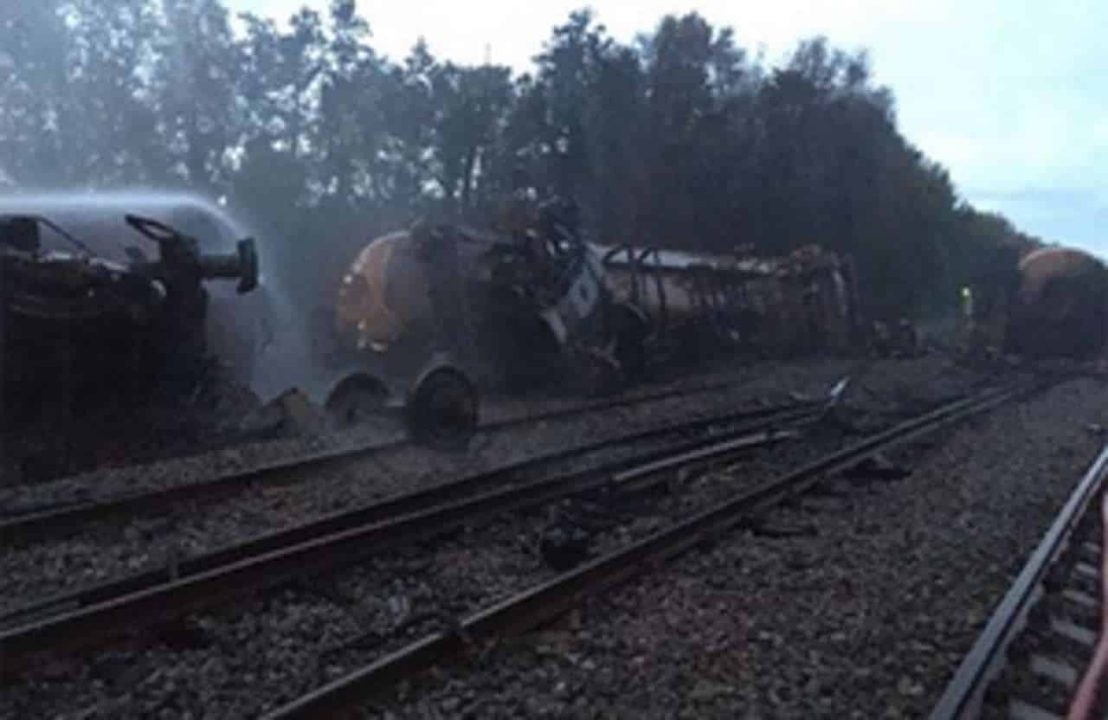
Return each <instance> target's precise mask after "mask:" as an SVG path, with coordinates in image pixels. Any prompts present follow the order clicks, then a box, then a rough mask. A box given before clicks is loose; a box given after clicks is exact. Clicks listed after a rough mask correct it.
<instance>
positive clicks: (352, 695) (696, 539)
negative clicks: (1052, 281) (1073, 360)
mask: <svg viewBox="0 0 1108 720" xmlns="http://www.w3.org/2000/svg"><path fill="white" fill-rule="evenodd" d="M1021 392H1022V391H1020V390H1016V389H1012V388H1006V389H995V390H992V391H987V392H985V393H983V394H980V395H977V396H974V397H972V398H966V399H962V400H958V401H956V402H952V403H949V404H946V405H944V406H942V407H940V408H938V409H935V410H933V411H931V412H928V413H925V414H924V415H921V416H919V417H916V418H915V419H912V420H909V421H907V422H905V423H902V424H900V425H898V426H896V427H894V428H892V429H890V430H887V431H885V432H881V433H878V434H876V435H872V436H870V437H867V438H866V439H864V440H862V441H860V442H858V443H856V444H853V445H851V446H849V447H847V448H845V449H842V450H839V451H836V452H833V453H831V454H829V455H826V456H824V457H822V458H820V459H818V460H816V461H814V462H812V463H810V464H808V465H806V466H804V467H802V468H800V469H798V470H795V471H793V472H789V473H787V474H785V475H783V476H781V477H778V478H776V479H773V480H771V481H768V482H765V483H763V484H761V485H758V486H756V487H754V488H752V489H749V490H745V491H742V492H739V493H738V494H736V495H734V496H732V497H730V498H729V499H726V500H724V501H722V502H720V503H719V504H716V505H714V506H712V507H710V508H708V509H706V510H703V511H701V512H698V513H696V514H695V515H693V516H692V517H688V518H687V519H684V520H680V521H677V522H675V523H673V524H672V525H671V526H669V527H668V528H667V529H664V530H661V531H658V532H655V533H653V534H651V535H648V536H647V537H645V538H643V539H641V540H638V541H635V542H632V543H630V544H628V545H626V546H624V547H623V548H622V549H619V550H617V551H615V552H612V553H610V554H607V555H604V556H602V557H600V558H597V559H595V560H593V561H591V562H588V563H586V564H584V565H582V566H580V567H578V568H576V569H574V570H571V571H569V572H566V573H563V574H561V575H558V576H557V577H555V578H553V579H551V580H549V581H546V582H543V583H541V584H538V585H535V586H533V587H531V588H530V589H527V590H525V591H523V592H520V593H518V594H516V595H513V596H511V597H509V598H506V599H503V600H500V601H498V602H495V603H493V604H491V605H488V606H486V607H484V608H481V609H479V610H477V611H475V612H473V613H471V614H470V615H468V616H467V617H465V618H463V619H460V620H459V621H458V622H457V623H456V625H455V627H453V628H451V629H448V630H445V631H441V632H435V633H431V634H428V635H426V636H424V637H422V638H421V639H419V640H417V641H416V642H413V643H410V644H408V645H406V646H404V647H402V648H400V649H398V650H396V651H394V652H390V653H388V654H386V655H384V656H382V657H379V658H377V659H376V660H374V661H372V662H370V663H369V664H366V665H364V666H362V667H360V668H358V669H356V670H354V671H352V672H350V673H348V674H347V675H345V676H343V677H341V678H339V679H337V680H335V681H333V682H331V683H329V684H326V685H324V686H322V687H320V688H318V689H316V690H314V691H312V692H310V693H308V694H306V695H304V696H302V697H300V698H298V699H297V700H295V701H293V702H291V703H289V704H287V705H285V706H283V707H281V708H279V709H277V710H275V711H274V712H273V713H271V715H269V717H270V718H282V719H285V718H313V717H326V716H330V715H332V714H335V713H338V712H341V711H342V710H344V709H347V708H348V707H350V706H351V705H353V704H355V703H357V702H358V701H359V700H361V699H362V698H363V697H365V696H366V695H369V694H373V693H376V692H380V691H382V690H385V689H387V688H389V687H391V686H392V684H393V683H395V682H397V681H399V680H401V679H405V678H408V677H411V676H413V675H415V674H416V673H418V672H419V671H421V670H423V669H425V668H426V667H428V666H430V665H433V664H436V663H440V662H443V661H446V660H447V659H449V657H450V656H452V655H456V654H459V653H464V652H465V651H467V650H471V649H479V648H481V647H483V646H487V644H489V643H493V642H496V641H497V640H499V639H501V638H503V637H506V636H509V635H512V634H516V633H519V632H522V631H525V630H528V629H530V628H533V627H536V626H538V625H540V624H542V623H544V622H547V621H549V620H550V619H552V618H554V617H556V616H557V615H559V614H561V613H562V612H564V611H566V610H567V609H569V608H570V607H572V606H574V605H575V604H577V603H578V602H580V601H581V600H582V599H583V598H584V597H587V596H590V595H596V594H598V593H600V592H602V591H605V590H607V589H609V588H611V587H613V586H614V585H616V584H618V583H620V582H623V581H626V580H628V579H629V578H631V577H633V576H634V575H636V574H639V573H641V572H644V571H645V570H647V569H649V568H650V567H652V566H655V565H657V564H658V563H661V562H665V561H666V560H668V559H671V558H673V557H674V556H676V555H678V554H680V553H682V552H685V551H687V550H689V549H691V548H693V547H695V546H696V545H698V544H699V543H702V542H704V541H705V540H710V539H711V538H713V537H715V536H717V535H718V534H719V533H722V532H726V531H727V530H728V529H730V528H731V527H733V526H735V525H738V524H740V523H743V522H746V521H752V520H754V519H756V518H757V517H758V516H760V515H762V514H764V513H765V512H766V511H768V510H769V509H771V508H772V507H774V506H776V505H778V504H780V503H782V502H785V501H787V500H789V499H791V498H795V497H797V496H799V495H801V494H803V493H805V492H807V491H809V490H811V489H812V488H813V487H815V486H816V485H818V484H819V483H820V481H821V480H822V479H824V478H826V477H827V476H828V475H830V474H832V473H835V472H838V471H842V470H845V469H847V468H850V467H852V466H854V465H855V464H857V463H858V462H860V461H862V460H864V459H866V458H868V457H872V456H873V455H875V454H877V453H879V452H882V451H885V450H888V449H890V448H892V447H895V446H898V445H902V444H905V443H908V442H910V441H913V440H916V439H918V438H920V437H921V436H924V435H926V434H929V433H932V432H935V431H936V430H938V429H939V428H942V427H946V426H948V425H950V424H952V423H955V422H958V421H960V420H963V419H966V418H968V417H970V416H972V415H974V414H977V413H981V412H984V411H986V410H988V409H991V408H994V407H996V406H998V405H1000V404H1002V403H1005V402H1008V401H1010V400H1012V399H1014V398H1016V397H1018V396H1019V395H1020V394H1021Z"/></svg>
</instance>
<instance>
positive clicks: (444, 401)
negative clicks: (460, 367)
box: [407, 368, 478, 450]
mask: <svg viewBox="0 0 1108 720" xmlns="http://www.w3.org/2000/svg"><path fill="white" fill-rule="evenodd" d="M477 406H478V399H477V390H476V388H474V386H473V384H472V383H471V382H470V381H469V380H468V379H467V378H466V377H465V376H464V375H463V374H462V373H460V372H458V371H456V370H452V369H449V368H439V369H437V370H433V371H432V372H431V373H430V374H428V375H426V376H425V377H424V378H423V379H421V380H420V381H419V382H418V384H417V385H416V387H415V389H414V390H413V391H412V393H411V395H410V396H409V398H408V403H407V420H408V431H409V433H411V435H412V437H413V438H415V439H416V440H417V441H418V442H421V443H425V444H427V445H431V446H434V447H440V448H443V449H449V450H454V449H464V448H465V447H466V446H467V445H468V444H469V440H470V438H472V437H473V432H474V431H475V430H476V428H477V412H478V407H477Z"/></svg>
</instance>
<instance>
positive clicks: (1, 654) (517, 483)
mask: <svg viewBox="0 0 1108 720" xmlns="http://www.w3.org/2000/svg"><path fill="white" fill-rule="evenodd" d="M823 408H824V406H823V404H822V403H804V404H794V405H789V406H786V407H778V408H769V409H763V410H757V411H743V412H736V413H729V414H726V415H722V416H717V417H712V418H704V419H698V420H695V421H692V422H686V423H675V424H673V425H669V426H666V427H663V428H655V429H652V430H646V431H641V432H638V433H633V434H631V435H629V436H624V437H622V438H617V439H615V442H621V443H626V442H628V440H629V439H635V440H644V439H651V438H657V437H661V436H663V435H665V434H673V433H676V432H689V431H694V430H696V431H704V430H710V429H711V428H713V427H719V426H723V427H725V428H726V430H725V431H724V432H722V433H719V434H715V435H710V436H708V437H700V438H696V439H692V440H686V441H682V442H679V443H678V444H676V445H674V446H670V447H667V448H665V449H661V450H659V449H653V450H651V451H649V452H640V453H638V454H637V455H635V456H634V457H630V458H625V459H622V460H618V461H609V462H602V463H601V464H599V465H594V466H592V467H589V468H586V469H581V470H573V471H567V472H561V473H557V474H554V475H552V476H548V477H538V478H537V479H536V478H535V477H534V476H533V474H532V473H534V471H536V470H537V469H540V468H542V467H543V466H545V465H547V464H549V463H551V462H553V461H555V460H561V459H564V458H565V457H567V456H569V455H579V454H582V453H583V452H596V451H598V450H603V449H605V448H607V447H610V446H611V445H612V444H613V441H612V440H609V441H601V442H597V443H593V444H591V445H589V446H587V447H586V448H574V449H573V450H569V451H562V452H557V453H551V454H550V455H546V456H541V457H539V458H533V459H530V460H526V461H523V462H520V463H516V464H514V465H511V466H507V467H504V468H500V469H496V470H493V471H491V472H487V473H479V474H476V475H473V476H469V477H467V478H462V479H460V480H457V481H454V482H450V483H446V484H443V485H440V486H436V487H433V488H430V489H427V490H423V491H420V492H415V493H411V494H408V495H402V496H398V497H396V498H393V499H390V500H386V501H383V502H380V503H377V504H375V505H371V506H367V507H364V508H360V509H357V510H353V511H348V512H343V513H338V514H336V515H332V516H329V517H325V518H323V519H320V520H317V521H313V522H310V523H306V524H303V525H300V526H296V527H293V528H290V529H288V530H283V531H279V532H275V533H271V534H269V535H264V536H261V537H259V538H256V539H254V540H252V541H249V542H246V543H243V544H241V545H236V546H232V547H228V548H224V549H222V550H218V551H215V552H212V553H208V554H206V555H201V556H196V557H193V558H189V559H186V560H183V561H181V562H180V563H178V564H176V565H174V566H172V567H168V568H162V569H158V570H154V571H148V572H144V573H139V574H136V575H132V576H129V577H125V578H122V579H118V580H114V581H110V582H107V583H101V584H98V585H95V586H90V587H85V588H82V589H79V590H76V591H73V592H69V593H65V594H62V595H58V596H55V597H52V598H48V599H44V600H42V601H40V602H36V603H34V604H32V605H28V606H25V607H23V608H20V609H18V610H16V611H14V612H10V613H7V614H5V615H3V616H0V628H6V629H3V630H0V671H2V672H4V673H6V674H8V673H13V672H17V671H18V670H20V669H21V668H26V667H28V665H30V664H33V663H34V662H35V660H36V658H39V657H40V656H41V654H42V652H43V651H44V650H48V651H49V652H50V653H56V652H61V651H66V650H75V649H79V648H82V647H86V646H90V645H95V644H97V643H98V642H101V641H103V640H106V639H109V638H111V637H113V636H116V635H119V634H121V633H124V632H130V631H134V630H137V629H141V628H143V627H149V626H152V625H155V624H157V623H159V622H163V621H166V620H170V619H172V618H175V617H180V616H183V615H185V614H187V613H190V612H194V611H197V610H202V609H207V608H211V607H214V606H218V605H220V604H222V603H226V602H228V601H232V600H234V599H237V598H241V597H244V596H248V595H250V594H251V593H253V592H256V591H258V590H263V589H267V588H272V587H274V586H277V585H280V584H282V583H285V582H288V581H290V580H295V579H300V578H305V577H311V576H314V575H317V574H320V573H324V572H328V571H332V570H337V569H340V568H342V567H345V566H348V565H351V564H355V563H357V562H358V561H360V560H364V559H366V558H369V557H371V556H374V555H379V554H381V553H383V552H385V551H387V550H389V549H390V548H394V547H396V546H398V545H400V544H403V543H409V542H412V541H413V540H418V539H422V538H426V537H429V536H434V535H437V534H441V533H442V532H444V531H445V530H449V529H451V528H455V527H460V526H465V525H470V524H472V523H476V522H480V521H483V520H488V519H491V518H494V517H497V516H501V515H503V514H505V513H508V512H511V511H517V510H522V509H526V508H531V507H535V506H539V505H542V504H545V503H549V502H551V501H553V500H556V499H558V498H562V497H566V496H570V495H578V494H581V493H587V492H590V491H596V490H602V489H605V490H611V489H614V490H615V491H616V492H619V493H633V492H639V491H641V490H643V489H646V488H649V487H650V486H651V485H652V484H653V483H656V482H661V481H662V480H661V479H662V478H664V476H665V473H666V472H668V471H671V470H673V469H674V468H678V467H681V468H684V467H695V466H703V465H704V464H706V463H710V462H713V461H717V460H719V459H722V458H729V457H733V456H736V455H737V454H740V453H744V452H746V451H748V450H749V449H751V448H753V447H757V446H759V445H764V444H766V443H772V442H778V441H780V440H783V439H787V438H789V437H792V436H794V435H795V433H794V432H792V431H781V430H778V429H775V428H777V427H779V426H781V425H786V424H795V423H798V422H804V421H809V420H811V419H813V418H815V417H817V416H818V415H819V414H820V413H822V411H823Z"/></svg>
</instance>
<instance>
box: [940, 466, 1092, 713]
mask: <svg viewBox="0 0 1108 720" xmlns="http://www.w3.org/2000/svg"><path fill="white" fill-rule="evenodd" d="M1106 529H1108V447H1105V448H1104V450H1103V451H1102V452H1101V453H1100V455H1099V457H1097V459H1096V460H1095V461H1094V462H1093V464H1092V465H1091V466H1090V468H1089V470H1088V471H1087V472H1086V473H1085V475H1084V477H1083V478H1082V479H1081V481H1080V483H1078V485H1077V487H1076V489H1075V490H1074V491H1073V493H1072V494H1071V495H1070V497H1069V499H1068V500H1067V502H1066V504H1065V505H1064V506H1063V507H1062V510H1061V512H1060V513H1059V514H1058V515H1057V517H1056V518H1055V520H1054V522H1053V523H1052V524H1051V526H1050V528H1049V529H1048V530H1047V532H1046V534H1045V535H1044V536H1043V539H1042V541H1041V542H1040V543H1039V545H1038V546H1037V547H1036V548H1035V550H1034V551H1033V552H1032V553H1031V555H1030V557H1029V559H1028V560H1027V562H1026V564H1025V565H1024V566H1023V569H1022V570H1021V571H1020V574H1019V575H1018V576H1017V577H1016V580H1015V582H1014V583H1013V584H1012V586H1011V587H1010V588H1009V590H1008V592H1007V594H1006V595H1005V596H1004V598H1003V599H1002V600H1001V602H1000V604H999V605H997V607H996V609H995V611H994V612H993V614H992V616H991V617H990V618H989V621H988V622H987V623H986V625H985V629H984V630H983V631H982V632H981V635H980V636H979V637H978V639H977V641H976V642H975V643H974V645H973V647H972V649H971V650H970V652H969V653H968V654H967V655H966V656H965V658H964V659H963V661H962V663H961V665H960V666H959V667H958V670H957V671H956V672H955V674H954V677H953V678H952V680H951V681H950V683H949V684H948V685H947V688H946V690H945V691H944V693H943V695H942V697H941V698H940V699H939V702H938V703H937V704H936V706H935V708H934V709H933V711H932V713H931V718H932V720H955V719H969V718H979V717H981V718H1012V719H1014V720H1050V719H1051V718H1060V717H1069V718H1073V719H1074V720H1091V719H1092V718H1103V717H1106V715H1108V633H1106V632H1105V630H1106V629H1108V622H1106V620H1108V616H1106V607H1105V604H1104V603H1105V601H1106V598H1108V575H1106V573H1105V568H1106V562H1105V557H1104V549H1105V547H1106V544H1105V543H1106V540H1105V533H1106Z"/></svg>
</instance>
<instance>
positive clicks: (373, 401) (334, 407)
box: [324, 374, 389, 428]
mask: <svg viewBox="0 0 1108 720" xmlns="http://www.w3.org/2000/svg"><path fill="white" fill-rule="evenodd" d="M388 395H389V393H388V389H386V388H385V386H384V385H383V384H382V383H381V382H380V381H379V380H377V379H375V378H373V377H370V376H369V375H362V374H357V375H351V376H349V377H347V378H344V379H343V380H342V381H341V382H340V383H339V384H338V385H336V386H335V388H334V390H332V391H331V393H330V394H329V395H328V396H327V402H326V403H325V404H324V409H325V410H326V411H327V415H328V416H329V417H330V418H331V420H332V421H333V422H334V423H335V425H337V426H338V427H340V428H348V427H353V426H355V425H358V424H360V423H362V422H365V421H366V420H368V419H369V418H371V417H376V416H379V415H380V414H381V412H382V411H383V410H384V409H385V404H386V402H387V400H388Z"/></svg>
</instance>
